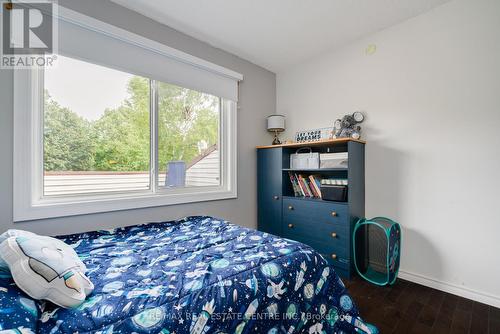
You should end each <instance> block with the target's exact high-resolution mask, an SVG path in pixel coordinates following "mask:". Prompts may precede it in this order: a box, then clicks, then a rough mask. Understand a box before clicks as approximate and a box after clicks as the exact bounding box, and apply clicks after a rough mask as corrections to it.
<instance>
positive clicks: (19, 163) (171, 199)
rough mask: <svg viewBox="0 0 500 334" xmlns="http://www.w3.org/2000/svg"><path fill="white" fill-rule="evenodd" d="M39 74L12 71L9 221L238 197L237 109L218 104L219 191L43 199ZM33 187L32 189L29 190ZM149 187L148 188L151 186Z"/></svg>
mask: <svg viewBox="0 0 500 334" xmlns="http://www.w3.org/2000/svg"><path fill="white" fill-rule="evenodd" d="M42 80H43V74H42V73H41V71H40V70H26V69H24V70H22V69H16V70H14V157H13V161H14V166H13V183H14V191H13V202H14V205H13V218H14V221H16V222H17V221H26V220H35V219H44V218H54V217H64V216H73V215H81V214H91V213H99V212H109V211H117V210H128V209H137V208H146V207H154V206H163V205H172V204H184V203H193V202H202V201H213V200H221V199H230V198H236V197H237V123H236V117H237V115H236V114H237V104H236V102H233V101H229V100H223V108H222V117H221V119H222V122H221V136H220V137H222V138H220V139H221V143H222V145H221V147H220V149H221V185H220V186H217V187H188V188H179V189H175V190H174V189H163V190H162V189H159V191H158V192H156V193H153V191H152V190H147V191H139V192H130V193H120V194H102V195H94V196H67V197H64V198H49V197H42V196H41V193H40V191H42V189H43V188H42V185H43V183H42V182H43V180H42V179H43V178H42V177H41V176H42V175H43V148H42V144H43V141H42V140H40V139H41V135H42V133H43V128H42V127H43V124H42V122H41V121H40V118H41V117H42V111H41V106H43V96H40V92H43V82H42ZM33 185H36V186H33ZM152 186H153V185H152Z"/></svg>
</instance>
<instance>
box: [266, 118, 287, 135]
mask: <svg viewBox="0 0 500 334" xmlns="http://www.w3.org/2000/svg"><path fill="white" fill-rule="evenodd" d="M267 131H278V132H281V131H285V116H283V115H271V116H267Z"/></svg>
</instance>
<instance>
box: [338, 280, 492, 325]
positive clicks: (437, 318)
mask: <svg viewBox="0 0 500 334" xmlns="http://www.w3.org/2000/svg"><path fill="white" fill-rule="evenodd" d="M344 282H345V284H346V286H347V287H348V289H349V292H350V293H351V295H352V296H353V298H354V301H355V302H356V303H357V305H358V308H359V310H360V313H361V316H362V317H363V319H364V320H365V321H367V322H370V323H372V324H374V325H376V326H377V327H378V328H379V329H380V333H381V334H389V333H397V334H407V333H408V334H412V333H433V334H434V333H435V334H445V333H446V334H452V333H453V334H455V333H456V334H467V333H470V334H500V309H498V308H494V307H491V306H488V305H485V304H481V303H478V302H475V301H472V300H468V299H465V298H461V297H458V296H455V295H452V294H449V293H446V292H442V291H439V290H435V289H431V288H427V287H425V286H422V285H418V284H415V283H412V282H408V281H405V280H400V279H398V280H397V282H396V283H395V284H394V285H393V286H387V287H378V286H375V285H373V284H370V283H368V282H366V281H364V280H362V279H361V278H359V277H356V278H354V279H352V280H351V281H347V280H344Z"/></svg>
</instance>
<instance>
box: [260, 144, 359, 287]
mask: <svg viewBox="0 0 500 334" xmlns="http://www.w3.org/2000/svg"><path fill="white" fill-rule="evenodd" d="M300 147H311V148H312V150H313V151H315V152H319V153H335V152H348V156H349V163H348V166H347V168H334V169H316V170H294V169H291V168H290V154H293V153H295V152H296V151H297V149H298V148H300ZM290 172H291V173H299V174H302V173H304V174H305V175H309V174H314V175H320V176H321V177H323V178H333V179H346V180H347V181H348V196H347V201H346V202H331V201H324V200H321V199H317V198H308V197H294V192H293V187H292V184H291V182H290V177H289V173H290ZM257 179H258V191H257V196H258V229H259V230H261V231H264V232H268V233H271V234H275V235H278V236H282V237H285V238H288V239H293V240H297V241H300V242H303V243H305V244H308V245H310V246H312V247H313V248H315V249H316V250H317V251H318V252H319V253H320V254H322V255H323V257H324V258H325V259H327V260H328V261H329V262H330V263H331V264H332V265H333V266H334V267H335V270H336V271H337V273H338V274H339V275H340V276H342V277H344V278H350V277H351V275H352V274H353V273H354V267H353V263H354V262H353V259H352V246H351V242H352V240H351V236H352V231H353V227H354V224H355V223H356V221H357V220H358V218H359V217H364V216H365V143H364V142H363V141H359V140H351V139H334V140H329V141H323V142H315V143H306V144H284V145H275V146H260V147H257Z"/></svg>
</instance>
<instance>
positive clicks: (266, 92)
mask: <svg viewBox="0 0 500 334" xmlns="http://www.w3.org/2000/svg"><path fill="white" fill-rule="evenodd" d="M59 3H60V4H61V5H63V6H65V7H68V8H70V9H73V10H76V11H79V12H81V13H83V14H86V15H89V16H92V17H95V18H97V19H99V20H101V21H105V22H107V23H110V24H113V25H116V26H118V27H120V28H123V29H127V30H130V31H132V32H134V33H137V34H139V35H142V36H145V37H147V38H150V39H153V40H156V41H158V42H161V43H164V44H166V45H168V46H171V47H173V48H176V49H178V50H181V51H184V52H187V53H189V54H192V55H194V56H197V57H200V58H203V59H205V60H207V61H210V62H213V63H215V64H218V65H221V66H224V67H227V68H229V69H232V70H235V71H237V72H239V73H242V74H243V76H244V81H243V82H242V83H241V84H240V102H239V106H240V108H239V110H238V189H239V190H238V198H237V199H235V200H223V201H212V202H202V203H194V204H188V205H174V206H167V207H156V208H147V209H138V210H127V211H115V212H109V213H104V214H94V215H82V216H74V217H69V218H57V219H47V220H38V221H32V222H22V223H15V224H14V223H13V222H12V156H13V154H14V153H13V148H12V147H13V143H12V140H13V130H12V128H13V107H12V97H13V91H12V90H13V87H12V83H13V75H12V71H8V70H0V87H1V89H0V108H1V109H0V157H1V158H0V176H1V177H0V232H2V231H4V230H7V229H9V228H18V229H26V230H30V231H33V232H37V233H45V234H49V235H53V234H64V233H73V232H81V231H88V230H95V229H100V228H110V227H115V226H125V225H133V224H137V223H141V222H147V221H159V220H168V219H174V218H178V217H183V216H187V215H196V214H206V215H213V216H218V217H223V218H226V219H229V220H231V221H232V222H234V223H237V224H240V225H243V226H248V227H255V226H256V224H257V217H256V212H257V202H256V198H257V195H256V189H257V185H256V172H255V166H256V152H255V145H258V144H265V143H267V142H269V141H270V137H269V135H268V134H267V132H266V131H265V123H264V120H265V117H266V116H267V115H269V114H272V113H274V111H275V103H276V78H275V75H274V73H272V72H269V71H267V70H265V69H263V68H261V67H259V66H257V65H254V64H252V63H250V62H248V61H245V60H243V59H241V58H238V57H236V56H234V55H232V54H229V53H227V52H224V51H222V50H219V49H216V48H214V47H212V46H210V45H208V44H206V43H203V42H201V41H199V40H196V39H194V38H191V37H189V36H186V35H184V34H182V33H180V32H178V31H175V30H173V29H171V28H169V27H167V26H165V25H161V24H159V23H157V22H155V21H153V20H150V19H148V18H146V17H144V16H142V15H139V14H137V13H135V12H132V11H130V10H127V9H125V8H123V7H120V6H118V5H116V4H114V3H112V2H109V1H107V0H105V1H102V0H92V1H89V0H87V1H81V0H59Z"/></svg>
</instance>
